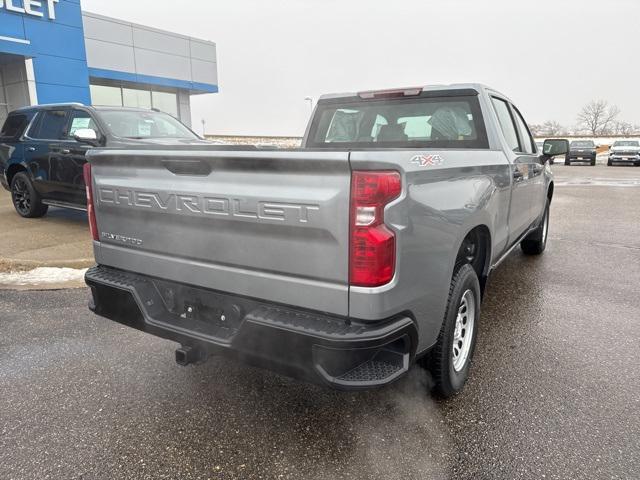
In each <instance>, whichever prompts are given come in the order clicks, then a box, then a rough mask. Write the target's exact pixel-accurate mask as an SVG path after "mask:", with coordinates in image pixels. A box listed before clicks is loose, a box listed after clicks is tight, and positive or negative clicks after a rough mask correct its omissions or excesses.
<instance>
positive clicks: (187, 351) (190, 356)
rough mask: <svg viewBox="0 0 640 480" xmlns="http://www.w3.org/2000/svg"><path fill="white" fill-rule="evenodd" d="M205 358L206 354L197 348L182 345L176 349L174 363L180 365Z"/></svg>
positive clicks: (200, 361)
mask: <svg viewBox="0 0 640 480" xmlns="http://www.w3.org/2000/svg"><path fill="white" fill-rule="evenodd" d="M206 359H207V356H206V354H205V353H204V352H203V351H202V350H201V349H199V348H195V347H189V346H185V345H183V346H182V347H180V348H178V349H177V350H176V363H177V364H178V365H180V366H182V367H186V366H187V365H190V364H192V363H202V362H204V361H205V360H206Z"/></svg>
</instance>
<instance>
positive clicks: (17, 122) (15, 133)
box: [0, 114, 29, 138]
mask: <svg viewBox="0 0 640 480" xmlns="http://www.w3.org/2000/svg"><path fill="white" fill-rule="evenodd" d="M28 124H29V117H27V116H26V115H21V114H20V115H9V117H8V118H7V120H6V121H5V122H4V126H3V127H2V131H0V137H2V138H18V137H20V136H21V135H22V134H23V133H24V130H25V128H27V125H28Z"/></svg>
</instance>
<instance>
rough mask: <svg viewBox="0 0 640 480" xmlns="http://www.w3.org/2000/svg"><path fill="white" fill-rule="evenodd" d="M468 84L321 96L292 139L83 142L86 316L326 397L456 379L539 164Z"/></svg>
mask: <svg viewBox="0 0 640 480" xmlns="http://www.w3.org/2000/svg"><path fill="white" fill-rule="evenodd" d="M543 150H544V152H538V151H537V148H536V144H535V142H534V140H533V138H532V136H531V134H530V132H529V129H528V128H527V125H526V123H525V121H524V119H523V118H522V115H521V114H520V112H519V111H518V109H517V108H516V107H514V105H513V103H512V102H511V101H510V100H508V99H507V98H506V97H505V96H503V95H501V94H499V93H498V92H496V91H494V90H491V89H489V88H487V87H484V86H481V85H475V84H465V85H452V86H430V87H424V88H422V87H420V88H409V89H398V90H384V91H368V92H360V93H349V94H340V95H327V96H323V97H322V98H321V99H320V100H319V102H318V105H317V108H316V110H315V112H314V115H313V117H312V119H311V122H310V124H309V126H308V129H307V132H306V135H305V138H304V140H303V147H302V148H300V149H294V150H260V149H257V148H241V149H238V148H231V147H229V148H225V147H205V146H198V147H193V146H179V145H176V146H171V145H166V146H147V147H144V148H141V147H132V148H130V149H124V148H120V149H93V150H91V151H90V154H89V163H88V165H87V167H86V168H85V176H86V184H87V186H88V187H87V196H88V205H89V207H88V213H89V219H90V225H91V231H92V235H93V239H94V248H95V257H96V261H97V264H98V265H97V266H96V267H94V268H92V269H90V270H89V271H88V272H87V274H86V282H87V284H88V285H89V286H90V287H91V291H92V299H91V302H90V308H91V309H92V310H93V311H94V312H95V313H97V314H98V315H101V316H103V317H106V318H108V319H111V320H115V321H117V322H120V323H123V324H125V325H129V326H131V327H134V328H137V329H140V330H143V331H146V332H149V333H151V334H153V335H157V336H160V337H163V338H167V339H171V340H174V341H176V342H178V343H179V344H180V345H181V346H180V348H178V349H177V350H176V360H177V362H178V363H179V364H181V365H187V364H190V363H198V362H201V361H204V360H206V359H207V358H208V357H209V356H210V355H215V354H228V355H232V356H235V357H237V358H240V359H242V360H243V361H246V362H248V363H252V364H255V365H259V366H262V367H265V368H269V369H273V370H275V371H278V372H281V373H284V374H286V375H289V376H293V377H296V378H300V379H306V380H311V381H316V382H321V383H324V384H326V385H329V386H332V387H335V388H339V389H361V388H370V387H378V386H382V385H386V384H389V383H391V382H393V381H394V380H396V379H398V378H399V377H401V376H402V375H403V374H404V373H406V372H407V371H408V369H409V368H410V366H411V365H413V364H414V363H418V364H419V365H420V366H422V367H424V368H426V369H428V370H429V371H430V372H431V375H432V378H433V388H434V391H435V392H436V393H437V394H439V395H441V396H444V397H447V396H451V395H453V394H455V393H457V392H458V391H460V389H461V388H462V387H463V385H464V383H465V381H466V379H467V377H468V374H469V368H470V364H471V360H472V357H473V351H474V346H475V339H476V334H477V330H478V326H479V322H480V304H481V301H482V295H483V292H484V289H485V285H486V283H487V279H488V277H489V274H490V273H491V271H492V270H493V269H494V268H496V266H497V265H498V264H499V263H500V262H501V261H502V260H503V259H504V258H505V257H506V256H507V255H508V254H509V253H510V252H511V251H512V250H513V249H514V248H515V247H517V246H518V245H521V247H522V250H523V251H524V253H525V254H530V255H537V254H540V253H542V252H543V251H544V249H545V245H546V241H547V232H548V225H549V205H550V203H551V200H552V197H553V190H554V186H553V177H552V174H551V170H550V167H549V160H550V158H551V157H552V156H553V155H564V154H566V153H567V150H568V144H567V142H566V140H549V141H547V142H546V143H545V145H544V148H543Z"/></svg>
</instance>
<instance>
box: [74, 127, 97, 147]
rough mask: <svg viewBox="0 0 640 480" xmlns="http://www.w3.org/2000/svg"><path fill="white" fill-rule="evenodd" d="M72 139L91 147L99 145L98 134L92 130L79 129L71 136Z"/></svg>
mask: <svg viewBox="0 0 640 480" xmlns="http://www.w3.org/2000/svg"><path fill="white" fill-rule="evenodd" d="M73 138H74V139H75V140H76V141H77V142H80V143H87V144H89V145H91V146H94V147H97V146H99V145H100V141H99V139H98V132H96V131H95V130H94V129H93V128H79V129H78V130H76V131H75V133H74V134H73Z"/></svg>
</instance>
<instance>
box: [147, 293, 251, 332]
mask: <svg viewBox="0 0 640 480" xmlns="http://www.w3.org/2000/svg"><path fill="white" fill-rule="evenodd" d="M153 286H154V289H155V291H156V293H157V295H156V296H155V297H156V300H155V301H156V302H157V303H159V305H158V304H156V305H154V307H155V308H154V310H155V313H154V315H153V316H152V321H151V323H156V324H159V326H164V327H170V328H171V329H174V330H178V331H183V332H184V333H186V334H188V335H191V336H196V337H201V338H204V339H208V340H214V341H219V342H227V341H230V340H231V339H232V338H233V337H234V335H235V334H236V333H237V332H238V330H239V329H240V326H241V325H242V322H243V320H244V317H245V316H246V314H247V312H250V311H251V310H253V309H255V308H256V307H257V306H258V303H257V302H254V301H251V300H247V299H244V298H241V297H234V296H230V295H226V294H225V295H223V294H220V293H217V292H215V291H212V290H206V289H202V288H196V287H189V286H185V285H179V284H174V283H171V282H164V281H161V280H154V281H153Z"/></svg>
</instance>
